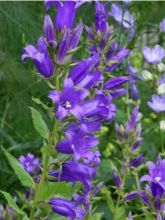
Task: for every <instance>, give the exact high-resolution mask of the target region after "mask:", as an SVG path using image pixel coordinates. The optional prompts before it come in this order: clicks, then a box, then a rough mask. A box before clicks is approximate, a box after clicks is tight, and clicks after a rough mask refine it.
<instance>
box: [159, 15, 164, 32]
mask: <svg viewBox="0 0 165 220" xmlns="http://www.w3.org/2000/svg"><path fill="white" fill-rule="evenodd" d="M159 27H160V30H161V31H162V32H165V18H163V20H162V22H161V23H160V26H159Z"/></svg>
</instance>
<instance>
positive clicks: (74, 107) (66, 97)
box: [49, 78, 89, 119]
mask: <svg viewBox="0 0 165 220" xmlns="http://www.w3.org/2000/svg"><path fill="white" fill-rule="evenodd" d="M88 95H89V92H88V91H87V90H85V89H79V88H75V86H74V84H73V81H72V80H71V79H70V78H66V79H65V81H64V85H63V89H62V92H59V91H51V92H50V94H49V98H50V99H52V100H53V102H54V103H55V107H56V110H57V112H56V117H57V118H58V119H63V118H65V117H66V116H67V115H68V114H69V113H71V114H72V115H74V116H75V117H76V118H81V117H82V115H83V108H82V107H81V105H80V103H81V102H82V101H83V100H84V99H85V98H86V97H87V96H88Z"/></svg>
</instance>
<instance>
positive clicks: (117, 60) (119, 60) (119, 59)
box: [106, 48, 130, 72]
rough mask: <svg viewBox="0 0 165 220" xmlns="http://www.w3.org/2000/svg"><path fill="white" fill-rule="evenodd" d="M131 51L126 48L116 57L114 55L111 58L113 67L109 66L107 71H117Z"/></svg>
mask: <svg viewBox="0 0 165 220" xmlns="http://www.w3.org/2000/svg"><path fill="white" fill-rule="evenodd" d="M129 53H130V51H129V50H128V49H126V48H123V49H121V50H120V51H119V52H118V53H117V54H116V55H114V56H113V57H112V58H111V60H110V61H111V62H112V61H113V62H114V63H113V64H111V65H108V66H107V67H106V71H107V72H112V71H114V70H115V69H117V67H118V66H119V65H120V64H121V63H122V62H123V60H124V59H125V58H126V57H127V56H128V55H129Z"/></svg>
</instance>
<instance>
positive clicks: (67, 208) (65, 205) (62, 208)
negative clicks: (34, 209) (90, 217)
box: [49, 198, 85, 220]
mask: <svg viewBox="0 0 165 220" xmlns="http://www.w3.org/2000/svg"><path fill="white" fill-rule="evenodd" d="M49 204H50V205H51V206H52V210H53V211H54V212H56V213H58V214H60V215H62V216H65V217H67V218H68V219H70V220H75V219H79V220H83V219H84V216H85V211H84V210H83V209H81V208H78V207H77V203H76V202H74V201H71V200H68V199H62V198H53V199H50V200H49Z"/></svg>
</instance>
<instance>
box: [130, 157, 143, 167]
mask: <svg viewBox="0 0 165 220" xmlns="http://www.w3.org/2000/svg"><path fill="white" fill-rule="evenodd" d="M144 163H145V160H144V157H143V155H142V154H139V155H138V156H137V157H134V158H133V159H132V160H130V161H129V166H130V167H139V166H140V165H142V164H144Z"/></svg>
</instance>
